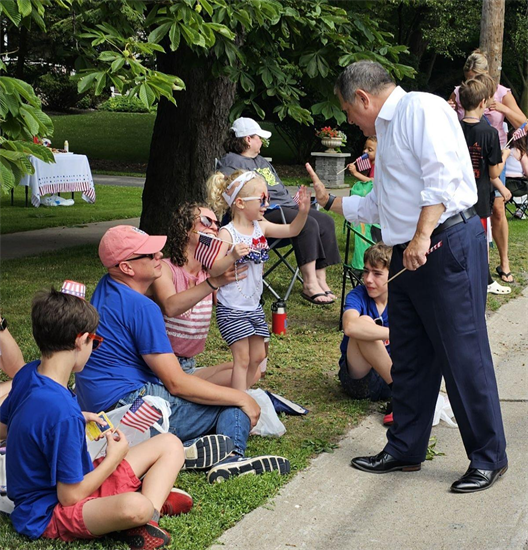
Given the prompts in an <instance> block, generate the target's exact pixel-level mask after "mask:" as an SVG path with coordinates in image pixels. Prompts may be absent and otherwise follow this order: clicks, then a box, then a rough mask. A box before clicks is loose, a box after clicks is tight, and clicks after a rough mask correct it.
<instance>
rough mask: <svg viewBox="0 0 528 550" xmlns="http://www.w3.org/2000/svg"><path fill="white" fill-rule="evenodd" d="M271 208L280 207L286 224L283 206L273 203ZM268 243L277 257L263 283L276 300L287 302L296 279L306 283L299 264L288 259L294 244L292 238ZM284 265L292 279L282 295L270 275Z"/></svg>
mask: <svg viewBox="0 0 528 550" xmlns="http://www.w3.org/2000/svg"><path fill="white" fill-rule="evenodd" d="M270 208H278V209H279V210H280V213H281V218H282V223H283V224H285V223H287V222H286V218H285V217H284V212H283V211H282V208H281V207H280V206H279V205H272V206H270ZM268 244H269V247H270V252H273V253H274V254H275V256H276V257H277V259H276V261H275V263H274V264H273V265H271V266H270V267H269V268H268V269H267V270H266V271H265V272H264V275H263V283H264V285H265V286H266V288H267V289H268V290H269V291H270V292H271V293H272V294H273V296H274V297H275V299H276V300H281V301H283V302H286V301H287V300H288V298H289V297H290V294H291V292H292V290H293V285H294V284H295V281H299V282H300V283H301V284H303V283H304V281H303V278H302V277H301V275H300V269H299V267H298V266H295V267H294V266H292V265H291V263H290V262H289V261H288V257H289V256H290V255H291V254H293V245H292V243H291V240H290V239H268ZM286 247H288V248H287V250H286V251H285V252H283V251H282V250H281V249H284V248H286ZM281 265H284V266H285V267H286V268H288V270H289V271H290V274H291V275H290V280H289V283H288V288H287V290H286V293H285V294H284V295H283V296H281V295H280V294H279V293H278V292H277V290H275V289H274V288H273V287H272V285H271V283H270V281H269V279H268V277H269V276H270V275H271V274H272V273H273V272H274V271H275V269H277V268H278V267H279V266H281Z"/></svg>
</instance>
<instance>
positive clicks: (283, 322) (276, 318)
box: [271, 300, 288, 334]
mask: <svg viewBox="0 0 528 550" xmlns="http://www.w3.org/2000/svg"><path fill="white" fill-rule="evenodd" d="M287 326H288V316H287V315H286V302H283V301H282V300H279V301H278V302H274V303H273V304H271V330H272V332H273V334H286V327H287Z"/></svg>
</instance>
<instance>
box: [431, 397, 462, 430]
mask: <svg viewBox="0 0 528 550" xmlns="http://www.w3.org/2000/svg"><path fill="white" fill-rule="evenodd" d="M440 420H443V421H444V422H445V423H446V424H447V425H448V426H449V427H451V428H458V424H457V423H456V422H455V421H454V415H453V409H451V404H450V403H449V398H448V397H447V395H442V394H441V393H440V394H438V399H437V400H436V407H435V412H434V416H433V426H437V425H438V424H439V423H440Z"/></svg>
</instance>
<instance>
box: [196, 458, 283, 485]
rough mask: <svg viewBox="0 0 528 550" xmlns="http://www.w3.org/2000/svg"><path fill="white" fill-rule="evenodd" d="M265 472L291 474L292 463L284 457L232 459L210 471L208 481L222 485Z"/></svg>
mask: <svg viewBox="0 0 528 550" xmlns="http://www.w3.org/2000/svg"><path fill="white" fill-rule="evenodd" d="M264 472H279V474H280V475H285V474H289V473H290V461H289V460H288V459H287V458H284V457H282V456H255V457H253V458H244V457H230V458H227V459H226V460H224V462H222V464H217V465H216V466H215V467H214V468H211V469H210V470H209V473H208V474H207V481H209V483H220V482H222V481H226V480H228V479H229V478H230V477H234V476H241V475H246V474H255V475H260V474H263V473H264Z"/></svg>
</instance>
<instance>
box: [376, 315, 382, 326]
mask: <svg viewBox="0 0 528 550" xmlns="http://www.w3.org/2000/svg"><path fill="white" fill-rule="evenodd" d="M374 322H375V323H376V325H379V326H380V327H382V326H383V318H382V317H378V318H377V319H374Z"/></svg>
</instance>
